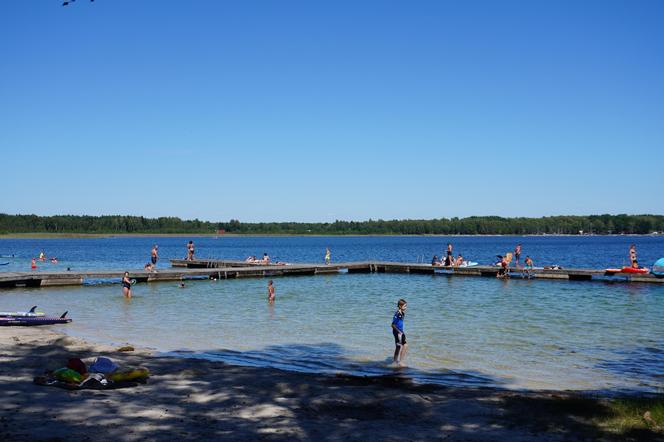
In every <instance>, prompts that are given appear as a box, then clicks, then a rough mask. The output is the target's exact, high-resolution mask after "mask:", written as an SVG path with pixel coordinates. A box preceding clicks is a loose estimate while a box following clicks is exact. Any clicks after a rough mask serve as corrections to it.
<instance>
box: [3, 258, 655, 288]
mask: <svg viewBox="0 0 664 442" xmlns="http://www.w3.org/2000/svg"><path fill="white" fill-rule="evenodd" d="M171 265H172V267H171V268H165V269H159V270H158V271H156V272H148V271H146V270H136V271H130V272H129V275H130V277H131V278H132V279H136V281H137V282H158V281H182V280H187V279H201V278H206V279H207V278H209V279H229V278H261V277H273V276H310V275H320V274H335V273H342V272H344V273H413V274H425V275H447V276H484V277H492V278H495V277H496V274H497V273H498V267H495V266H473V267H437V266H432V265H431V264H419V263H399V262H386V261H361V262H347V263H335V264H331V265H325V264H288V265H261V264H248V263H246V262H244V261H233V260H215V259H208V260H205V259H197V260H193V261H187V260H183V259H173V260H171ZM509 270H510V276H511V277H513V278H532V279H557V280H571V281H597V282H629V283H660V284H664V277H657V276H655V275H652V274H629V273H607V272H606V271H605V270H593V269H560V270H546V269H533V270H530V272H529V274H528V273H526V272H525V271H524V269H523V268H515V267H511V268H510V269H509ZM123 275H124V270H115V271H114V270H88V271H60V272H42V271H32V272H6V273H4V272H0V288H14V287H49V286H72V285H83V284H99V283H102V284H103V283H119V282H120V280H121V278H122V276H123Z"/></svg>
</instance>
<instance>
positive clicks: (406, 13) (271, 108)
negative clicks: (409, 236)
mask: <svg viewBox="0 0 664 442" xmlns="http://www.w3.org/2000/svg"><path fill="white" fill-rule="evenodd" d="M663 22H664V2H661V1H636V2H631V1H583V2H578V1H569V2H568V1H555V2H554V1H551V2H544V1H536V2H533V1H523V2H512V1H500V2H497V1H469V2H445V1H431V2H428V1H415V2H406V1H402V2H392V1H375V2H372V1H362V2H357V1H334V2H312V1H246V2H229V1H212V0H210V1H189V2H187V1H166V0H154V1H147V0H141V1H135V0H96V1H95V2H94V3H90V2H88V1H85V0H78V1H77V2H75V3H73V4H71V5H69V6H66V7H63V6H61V1H57V0H41V1H11V2H4V3H3V7H2V14H0V55H1V57H0V78H1V79H2V81H0V102H1V103H2V105H0V151H1V152H2V153H1V155H2V163H1V164H2V177H3V182H4V186H3V190H2V193H1V195H2V196H1V197H0V212H4V213H36V214H40V215H52V214H91V215H101V214H131V215H144V216H148V217H156V216H179V217H182V218H187V219H189V218H196V217H197V218H199V219H204V220H211V221H225V220H229V219H231V218H235V219H240V220H241V221H287V220H289V221H333V220H335V219H345V220H365V219H369V218H373V219H379V218H382V219H394V218H398V219H402V218H440V217H453V216H459V217H465V216H470V215H501V216H546V215H558V214H601V213H612V214H617V213H631V214H637V213H655V214H663V213H664V195H663V194H662V190H663V189H664V174H663V173H662V171H663V165H664V27H663V26H662V25H661V23H663Z"/></svg>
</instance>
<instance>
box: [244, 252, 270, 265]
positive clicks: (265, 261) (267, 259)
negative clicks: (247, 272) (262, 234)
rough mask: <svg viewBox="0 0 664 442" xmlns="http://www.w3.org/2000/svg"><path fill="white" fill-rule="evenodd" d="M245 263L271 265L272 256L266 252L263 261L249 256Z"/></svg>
mask: <svg viewBox="0 0 664 442" xmlns="http://www.w3.org/2000/svg"><path fill="white" fill-rule="evenodd" d="M244 262H246V263H247V264H270V255H268V254H267V252H265V253H263V257H262V258H261V259H258V258H256V256H255V255H252V256H247V258H246V259H245V260H244Z"/></svg>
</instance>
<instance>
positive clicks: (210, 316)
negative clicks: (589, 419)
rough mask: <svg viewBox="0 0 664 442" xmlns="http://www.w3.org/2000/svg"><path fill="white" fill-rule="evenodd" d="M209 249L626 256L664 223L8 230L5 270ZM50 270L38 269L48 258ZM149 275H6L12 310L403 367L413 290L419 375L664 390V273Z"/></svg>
mask: <svg viewBox="0 0 664 442" xmlns="http://www.w3.org/2000/svg"><path fill="white" fill-rule="evenodd" d="M189 239H192V240H194V242H195V243H196V255H197V256H199V257H211V258H212V257H214V258H228V259H243V258H245V257H246V256H248V255H257V256H259V255H262V253H263V252H268V253H269V254H270V256H271V257H272V258H273V259H277V260H282V261H291V262H321V261H322V260H323V256H324V253H325V247H326V246H327V247H330V249H331V251H332V259H333V261H358V260H367V259H380V260H388V261H410V262H414V261H417V260H424V261H427V262H428V261H429V260H430V259H431V256H432V255H433V254H437V255H438V256H440V255H441V254H442V253H443V249H444V247H445V245H446V244H447V242H451V243H452V244H453V245H454V251H455V253H462V254H463V255H464V257H466V258H467V259H472V260H474V261H478V262H480V263H482V264H488V263H491V262H492V261H493V259H494V258H495V255H497V254H503V253H505V252H508V251H512V250H513V249H514V246H515V245H516V244H517V243H521V244H522V245H523V254H522V256H523V257H525V255H526V254H528V255H530V256H531V257H532V258H533V259H534V260H535V264H536V265H547V264H559V265H562V266H565V267H583V268H605V267H615V266H621V265H625V264H627V261H628V258H627V257H628V248H629V244H630V243H635V244H636V246H637V251H638V257H639V261H640V262H641V263H642V264H643V265H646V266H650V265H652V263H653V262H654V261H655V260H656V259H658V258H660V257H662V256H664V237H650V236H638V237H621V236H616V237H249V238H244V237H242V238H236V237H220V238H218V239H214V238H211V237H207V238H196V237H192V238H95V239H21V240H10V239H2V240H0V255H5V256H8V255H15V257H14V258H0V262H9V263H10V264H9V265H7V266H1V267H0V269H2V270H1V271H28V270H29V264H30V258H31V257H33V256H37V255H38V254H39V252H40V250H44V251H45V253H46V254H47V256H57V257H58V258H59V263H58V264H50V263H43V264H40V268H39V270H52V269H65V268H67V267H71V268H72V269H92V268H106V269H136V268H142V266H143V264H144V263H145V262H147V261H148V260H149V252H150V248H151V246H152V244H155V243H157V244H159V251H160V255H161V257H162V261H160V263H159V266H160V267H167V266H168V265H169V264H168V262H167V259H168V258H182V257H184V255H185V253H186V248H185V244H186V242H187V241H188V240H189ZM39 270H38V271H39ZM274 281H275V286H276V295H277V301H276V303H275V304H274V305H273V306H270V305H268V304H267V302H266V285H267V281H266V280H265V279H239V280H224V281H207V280H201V281H189V282H187V286H186V288H184V289H181V288H179V287H178V286H177V284H174V283H155V284H139V285H137V286H135V287H134V290H133V291H134V298H133V299H131V300H125V299H123V298H122V295H121V290H120V288H119V286H118V285H117V284H111V285H91V286H84V287H66V288H43V289H27V288H19V289H12V290H1V291H0V310H25V309H27V308H29V307H30V306H32V305H35V304H36V305H39V306H40V308H42V309H43V310H44V311H46V312H48V313H53V314H55V313H61V312H62V311H64V310H69V311H70V315H71V316H72V317H73V318H74V322H73V323H71V324H68V325H66V326H57V328H58V329H62V330H65V331H66V332H67V333H70V334H72V335H77V336H81V337H84V338H88V339H91V340H96V341H99V342H106V343H113V344H123V343H132V344H135V345H141V346H147V347H152V348H155V349H158V350H161V351H165V352H177V354H181V355H186V356H196V357H205V358H211V359H219V360H223V361H227V362H232V363H235V364H243V365H257V366H273V367H278V368H283V369H287V370H295V371H310V372H326V373H336V372H347V373H355V374H369V375H371V374H384V373H392V372H393V371H394V368H392V367H390V366H389V364H388V362H389V360H390V359H391V354H392V352H393V338H392V334H391V331H390V322H391V318H392V314H393V313H394V310H395V304H396V301H397V300H398V299H399V298H401V297H403V298H406V299H407V300H408V314H407V316H406V320H405V331H406V335H407V336H408V341H409V344H410V347H411V348H410V354H409V358H408V361H407V363H408V367H407V368H406V369H404V370H402V371H401V372H402V373H404V374H406V375H409V376H412V377H413V378H415V379H417V380H419V381H426V382H434V383H439V384H450V385H465V386H481V385H489V386H501V387H507V388H516V389H520V388H545V389H577V390H588V391H607V390H612V391H649V392H662V391H664V286H662V285H659V284H657V285H656V284H626V283H621V282H615V283H588V282H572V281H538V280H521V279H511V280H508V281H500V280H496V279H493V278H463V277H447V276H442V275H437V276H429V275H390V274H372V275H349V274H339V275H328V276H312V277H283V278H276V279H275V280H274Z"/></svg>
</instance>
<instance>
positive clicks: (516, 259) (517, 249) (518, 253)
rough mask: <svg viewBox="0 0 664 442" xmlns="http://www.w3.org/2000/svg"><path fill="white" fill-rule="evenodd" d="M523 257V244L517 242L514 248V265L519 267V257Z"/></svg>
mask: <svg viewBox="0 0 664 442" xmlns="http://www.w3.org/2000/svg"><path fill="white" fill-rule="evenodd" d="M520 257H521V244H517V245H516V247H515V248H514V265H515V266H516V267H519V258H520Z"/></svg>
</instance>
